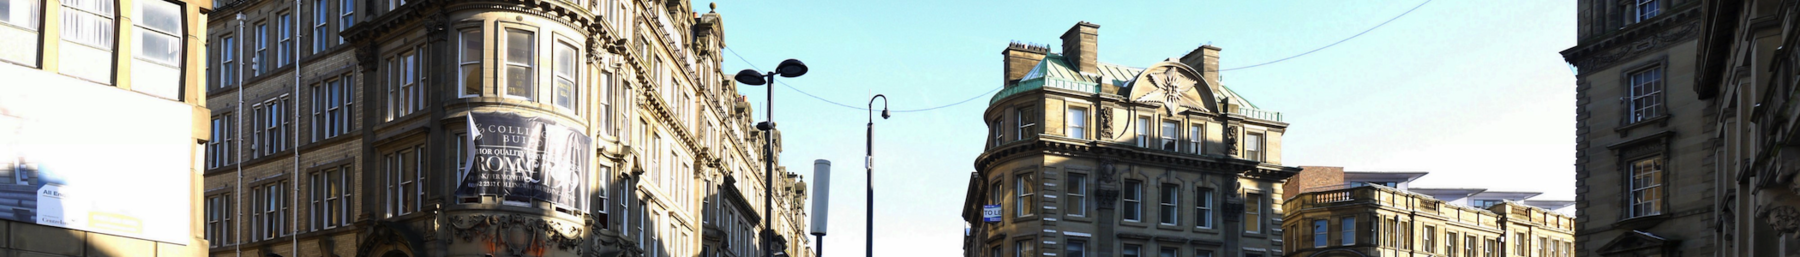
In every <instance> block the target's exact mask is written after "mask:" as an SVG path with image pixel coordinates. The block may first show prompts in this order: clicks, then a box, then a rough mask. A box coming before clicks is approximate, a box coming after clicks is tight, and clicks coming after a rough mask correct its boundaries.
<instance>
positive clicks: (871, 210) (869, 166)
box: [863, 94, 888, 257]
mask: <svg viewBox="0 0 1800 257" xmlns="http://www.w3.org/2000/svg"><path fill="white" fill-rule="evenodd" d="M877 98H880V99H881V119H883V120H885V119H887V118H888V110H887V109H888V99H887V96H885V95H881V94H875V96H874V97H869V108H868V109H869V129H868V132H869V133H868V134H867V136H864V137H863V139H864V141H863V142H864V143H865V144H864V146H865V148H864V149H863V150H865V151H867V152H864V153H865V154H864V155H863V169H866V170H867V171H868V173H869V175H868V176H867V177H864V178H866V179H868V183H869V184H868V185H869V194H868V196H869V203H868V205H864V207H867V208H868V210H867V211H864V212H863V213H864V214H866V215H868V217H867V218H868V219H867V220H868V221H867V223H866V224H864V225H867V226H868V229H864V230H863V231H865V232H867V233H868V234H866V235H864V236H863V242H864V243H865V244H867V245H866V246H864V248H863V250H864V251H865V254H867V255H866V256H867V257H874V256H875V99H877Z"/></svg>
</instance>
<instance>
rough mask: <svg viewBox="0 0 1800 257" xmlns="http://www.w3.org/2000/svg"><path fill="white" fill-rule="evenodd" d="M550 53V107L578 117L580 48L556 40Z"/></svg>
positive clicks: (564, 41) (579, 101)
mask: <svg viewBox="0 0 1800 257" xmlns="http://www.w3.org/2000/svg"><path fill="white" fill-rule="evenodd" d="M551 53H552V57H551V60H553V61H554V63H552V65H551V72H550V74H551V76H552V77H553V78H554V79H553V80H554V82H553V83H551V87H552V88H551V90H550V93H551V94H550V99H551V100H550V102H551V104H550V105H551V106H556V108H560V109H562V110H563V111H567V112H573V113H575V115H576V116H580V115H581V114H582V112H581V111H580V110H581V85H582V84H581V73H582V71H583V69H582V68H581V66H582V64H581V63H582V61H581V60H580V58H581V48H578V47H576V46H575V44H574V43H570V42H569V41H567V40H557V41H556V44H555V46H554V47H552V48H551ZM565 58H566V59H565ZM683 96H684V97H685V96H686V95H683ZM565 98H567V99H565ZM683 120H685V119H683Z"/></svg>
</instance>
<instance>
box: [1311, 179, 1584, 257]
mask: <svg viewBox="0 0 1800 257" xmlns="http://www.w3.org/2000/svg"><path fill="white" fill-rule="evenodd" d="M1285 204H1286V205H1287V206H1286V207H1284V208H1283V209H1284V210H1287V215H1286V218H1284V219H1282V220H1283V223H1282V227H1283V228H1284V229H1285V230H1286V231H1288V233H1287V234H1286V235H1287V237H1286V239H1287V240H1286V241H1287V242H1288V244H1286V247H1287V249H1286V251H1287V252H1288V255H1287V256H1467V257H1500V256H1535V257H1572V256H1576V253H1575V251H1574V249H1575V237H1574V232H1575V227H1576V226H1575V219H1574V218H1572V217H1569V216H1564V215H1560V214H1556V213H1555V212H1552V211H1550V210H1547V209H1543V208H1537V207H1531V206H1526V205H1523V204H1520V203H1519V202H1515V201H1505V202H1500V203H1496V204H1493V205H1491V206H1487V207H1485V208H1475V207H1468V206H1465V205H1458V204H1453V203H1451V202H1446V201H1443V200H1438V199H1436V198H1432V197H1431V196H1428V195H1424V194H1419V193H1415V192H1409V191H1406V190H1400V189H1396V188H1391V187H1387V186H1384V185H1380V184H1365V185H1360V186H1354V187H1348V188H1337V189H1331V190H1320V191H1310V192H1304V193H1300V194H1298V195H1296V196H1295V197H1294V198H1292V199H1288V200H1287V201H1286V202H1285Z"/></svg>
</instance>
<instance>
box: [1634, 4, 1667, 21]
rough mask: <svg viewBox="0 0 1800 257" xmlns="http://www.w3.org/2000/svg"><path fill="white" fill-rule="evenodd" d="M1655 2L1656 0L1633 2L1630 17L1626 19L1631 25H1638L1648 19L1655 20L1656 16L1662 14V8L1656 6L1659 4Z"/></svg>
mask: <svg viewBox="0 0 1800 257" xmlns="http://www.w3.org/2000/svg"><path fill="white" fill-rule="evenodd" d="M1657 2H1658V1H1657V0H1636V1H1633V2H1632V3H1633V4H1632V6H1631V7H1632V8H1631V14H1632V15H1631V17H1629V18H1628V19H1629V20H1630V21H1631V23H1638V22H1644V21H1647V20H1650V18H1655V17H1656V15H1658V14H1662V7H1661V6H1658V5H1657V4H1659V3H1657Z"/></svg>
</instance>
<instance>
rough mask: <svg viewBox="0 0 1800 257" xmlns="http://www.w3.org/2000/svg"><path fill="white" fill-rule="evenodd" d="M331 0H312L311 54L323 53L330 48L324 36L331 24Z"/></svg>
mask: <svg viewBox="0 0 1800 257" xmlns="http://www.w3.org/2000/svg"><path fill="white" fill-rule="evenodd" d="M330 15H331V0H313V31H312V32H313V33H312V34H313V35H312V36H313V40H312V42H313V46H312V54H319V53H324V52H325V50H326V49H330V48H331V45H330V44H331V42H330V41H327V40H325V39H327V38H326V37H325V35H326V34H328V33H330V32H326V31H325V30H326V29H327V28H330V27H331V26H330V24H331V16H330Z"/></svg>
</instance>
